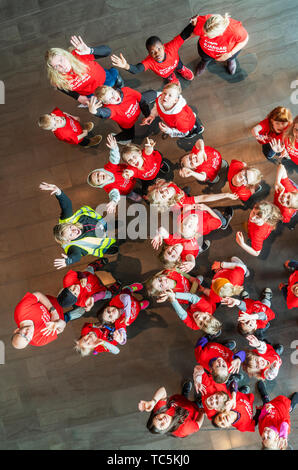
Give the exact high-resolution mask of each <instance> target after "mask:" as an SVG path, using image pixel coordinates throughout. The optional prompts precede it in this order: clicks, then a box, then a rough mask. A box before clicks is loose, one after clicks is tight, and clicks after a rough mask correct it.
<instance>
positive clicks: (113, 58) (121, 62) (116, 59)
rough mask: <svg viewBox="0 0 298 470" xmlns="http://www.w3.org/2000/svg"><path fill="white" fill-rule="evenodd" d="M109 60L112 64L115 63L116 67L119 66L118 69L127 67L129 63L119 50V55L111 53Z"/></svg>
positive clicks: (126, 68)
mask: <svg viewBox="0 0 298 470" xmlns="http://www.w3.org/2000/svg"><path fill="white" fill-rule="evenodd" d="M111 61H112V64H113V65H116V67H119V68H120V69H125V70H128V69H129V64H128V63H127V60H126V59H125V57H124V55H123V54H122V53H121V52H120V57H119V56H117V55H116V54H113V55H111Z"/></svg>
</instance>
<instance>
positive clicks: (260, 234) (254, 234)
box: [236, 201, 282, 256]
mask: <svg viewBox="0 0 298 470" xmlns="http://www.w3.org/2000/svg"><path fill="white" fill-rule="evenodd" d="M281 219H282V215H281V212H280V210H279V208H278V207H276V206H275V205H274V204H273V203H272V202H268V201H261V202H258V203H257V204H255V205H254V207H253V209H252V210H251V212H250V215H249V219H248V226H247V228H248V237H249V238H250V241H251V246H249V245H248V244H247V243H245V241H244V236H243V233H242V232H237V233H236V242H237V243H238V245H239V246H241V248H243V250H244V251H246V252H247V253H249V254H250V255H252V256H259V254H260V253H261V251H262V248H263V243H264V240H266V238H268V237H269V235H270V233H271V232H272V231H273V230H275V228H276V226H277V224H278V222H279V221H280V220H281Z"/></svg>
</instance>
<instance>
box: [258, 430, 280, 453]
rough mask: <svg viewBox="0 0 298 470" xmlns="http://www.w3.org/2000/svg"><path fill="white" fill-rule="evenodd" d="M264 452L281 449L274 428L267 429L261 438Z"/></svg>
mask: <svg viewBox="0 0 298 470" xmlns="http://www.w3.org/2000/svg"><path fill="white" fill-rule="evenodd" d="M261 439H262V450H265V449H266V450H278V449H279V435H278V432H277V431H275V430H274V429H272V428H269V427H267V426H266V427H265V428H264V429H263V433H262V436H261Z"/></svg>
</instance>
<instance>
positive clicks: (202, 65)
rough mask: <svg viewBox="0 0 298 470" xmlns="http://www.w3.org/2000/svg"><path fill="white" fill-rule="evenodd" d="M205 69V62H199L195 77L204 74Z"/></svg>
mask: <svg viewBox="0 0 298 470" xmlns="http://www.w3.org/2000/svg"><path fill="white" fill-rule="evenodd" d="M206 67H207V62H204V61H203V60H201V61H200V62H199V63H198V64H197V66H196V70H195V76H196V77H199V76H200V75H202V73H203V72H205V70H206Z"/></svg>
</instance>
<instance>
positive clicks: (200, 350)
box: [195, 343, 234, 372]
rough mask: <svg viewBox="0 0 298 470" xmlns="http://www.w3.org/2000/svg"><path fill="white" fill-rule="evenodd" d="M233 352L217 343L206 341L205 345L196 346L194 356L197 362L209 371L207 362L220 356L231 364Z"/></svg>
mask: <svg viewBox="0 0 298 470" xmlns="http://www.w3.org/2000/svg"><path fill="white" fill-rule="evenodd" d="M233 355H234V353H233V352H232V351H231V350H230V349H229V348H227V347H226V346H223V345H222V344H219V343H207V344H206V346H204V347H202V346H197V347H196V348H195V357H196V360H197V363H198V364H200V365H201V366H202V367H204V369H206V370H207V371H208V372H210V367H209V362H210V361H211V359H216V358H218V357H221V358H222V359H223V360H224V361H225V362H226V363H227V365H228V367H230V366H231V364H232V361H233Z"/></svg>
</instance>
